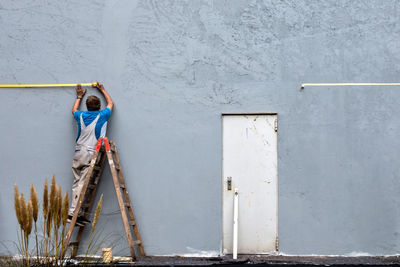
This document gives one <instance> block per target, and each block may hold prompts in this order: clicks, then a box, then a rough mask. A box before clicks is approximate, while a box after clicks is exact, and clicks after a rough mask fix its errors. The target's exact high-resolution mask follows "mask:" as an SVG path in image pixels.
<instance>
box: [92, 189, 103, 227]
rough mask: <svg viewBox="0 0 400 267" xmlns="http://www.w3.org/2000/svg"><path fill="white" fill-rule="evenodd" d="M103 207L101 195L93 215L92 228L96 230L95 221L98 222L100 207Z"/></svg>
mask: <svg viewBox="0 0 400 267" xmlns="http://www.w3.org/2000/svg"><path fill="white" fill-rule="evenodd" d="M102 205H103V194H102V195H101V196H100V199H99V202H98V203H97V207H96V213H95V214H94V219H93V224H92V228H94V229H95V228H96V224H97V221H98V220H99V216H100V212H101V206H102Z"/></svg>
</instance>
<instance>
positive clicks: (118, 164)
mask: <svg viewBox="0 0 400 267" xmlns="http://www.w3.org/2000/svg"><path fill="white" fill-rule="evenodd" d="M110 145H111V151H112V152H114V159H115V163H116V164H117V166H118V168H117V173H118V178H119V180H120V182H121V184H122V185H123V186H124V189H123V190H122V192H123V193H124V196H125V200H126V202H128V203H129V204H130V205H131V206H130V207H131V208H130V209H128V213H129V217H130V219H131V221H132V222H133V223H134V224H133V231H134V232H135V237H136V240H139V241H140V243H139V250H140V255H141V256H146V253H145V250H144V247H143V242H142V237H141V235H140V232H139V227H138V226H137V222H136V218H135V214H134V212H133V206H132V202H131V200H130V197H129V193H128V189H127V188H126V184H125V179H124V176H123V174H122V168H121V162H120V161H119V156H118V151H117V147H116V145H115V142H114V141H113V140H110Z"/></svg>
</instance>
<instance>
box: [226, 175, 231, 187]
mask: <svg viewBox="0 0 400 267" xmlns="http://www.w3.org/2000/svg"><path fill="white" fill-rule="evenodd" d="M226 187H227V189H228V190H232V177H231V176H229V177H228V178H227V179H226Z"/></svg>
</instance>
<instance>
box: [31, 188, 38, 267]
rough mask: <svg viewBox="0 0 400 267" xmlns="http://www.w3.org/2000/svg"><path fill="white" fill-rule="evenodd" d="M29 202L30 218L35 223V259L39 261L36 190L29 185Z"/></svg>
mask: <svg viewBox="0 0 400 267" xmlns="http://www.w3.org/2000/svg"><path fill="white" fill-rule="evenodd" d="M31 201H32V209H33V213H32V217H33V220H34V221H35V241H36V258H37V260H38V261H39V243H38V234H37V225H36V222H37V219H38V214H39V198H38V196H37V193H36V188H35V187H34V186H33V184H31Z"/></svg>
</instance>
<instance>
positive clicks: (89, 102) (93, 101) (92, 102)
mask: <svg viewBox="0 0 400 267" xmlns="http://www.w3.org/2000/svg"><path fill="white" fill-rule="evenodd" d="M86 107H87V109H88V110H100V107H101V102H100V99H99V98H98V97H97V96H95V95H91V96H89V97H88V98H87V99H86Z"/></svg>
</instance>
